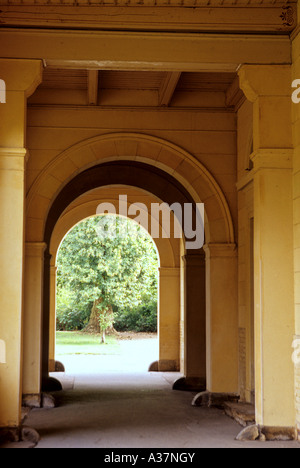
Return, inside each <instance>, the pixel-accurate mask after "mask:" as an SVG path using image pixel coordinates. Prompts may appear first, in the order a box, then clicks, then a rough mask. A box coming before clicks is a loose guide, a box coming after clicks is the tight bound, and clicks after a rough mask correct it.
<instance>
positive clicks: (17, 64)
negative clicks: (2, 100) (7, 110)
mask: <svg viewBox="0 0 300 468" xmlns="http://www.w3.org/2000/svg"><path fill="white" fill-rule="evenodd" d="M42 74H43V63H42V61H41V60H22V59H0V78H1V79H2V80H4V82H5V85H6V91H7V92H8V91H23V92H24V93H25V96H26V97H27V98H28V97H29V96H31V95H32V94H33V93H34V91H35V90H36V88H37V87H38V85H39V84H40V83H41V82H42Z"/></svg>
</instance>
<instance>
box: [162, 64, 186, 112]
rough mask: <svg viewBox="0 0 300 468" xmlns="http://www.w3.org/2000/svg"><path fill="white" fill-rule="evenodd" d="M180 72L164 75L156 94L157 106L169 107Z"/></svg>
mask: <svg viewBox="0 0 300 468" xmlns="http://www.w3.org/2000/svg"><path fill="white" fill-rule="evenodd" d="M180 76H181V72H169V73H166V77H165V79H164V80H163V82H162V84H161V87H160V89H159V92H158V104H159V106H165V107H167V106H169V105H170V103H171V100H172V97H173V94H174V92H175V89H176V87H177V84H178V81H179V79H180Z"/></svg>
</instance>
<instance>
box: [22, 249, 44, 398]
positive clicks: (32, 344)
mask: <svg viewBox="0 0 300 468" xmlns="http://www.w3.org/2000/svg"><path fill="white" fill-rule="evenodd" d="M45 248H46V244H44V243H43V242H27V243H26V249H25V275H24V321H23V328H24V333H23V350H24V351H23V398H24V401H26V404H29V402H32V403H33V402H35V404H38V402H39V400H40V394H41V379H42V376H41V370H42V365H41V357H42V348H41V345H42V295H43V271H44V251H45Z"/></svg>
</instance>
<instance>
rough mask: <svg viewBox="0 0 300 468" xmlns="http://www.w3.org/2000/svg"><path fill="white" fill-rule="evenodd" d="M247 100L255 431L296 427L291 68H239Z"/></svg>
mask: <svg viewBox="0 0 300 468" xmlns="http://www.w3.org/2000/svg"><path fill="white" fill-rule="evenodd" d="M239 75H240V85H241V88H242V89H243V91H244V93H245V95H246V97H247V98H248V99H249V100H250V101H251V102H253V108H254V116H253V129H254V130H253V148H254V151H253V154H252V156H251V159H252V161H253V169H252V176H253V189H254V307H255V311H254V315H255V317H254V321H255V410H256V422H257V424H259V425H261V426H268V427H281V428H291V427H294V426H295V399H294V368H293V362H292V357H291V353H292V343H293V338H294V331H295V321H294V278H293V191H292V157H293V148H292V147H293V143H292V125H291V105H292V101H291V92H292V89H291V83H292V75H291V67H290V66H288V65H287V66H248V65H246V66H243V67H242V68H241V70H240V72H239Z"/></svg>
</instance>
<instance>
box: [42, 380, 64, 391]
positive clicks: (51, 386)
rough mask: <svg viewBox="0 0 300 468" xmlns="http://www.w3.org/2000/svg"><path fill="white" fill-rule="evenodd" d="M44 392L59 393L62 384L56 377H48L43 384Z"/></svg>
mask: <svg viewBox="0 0 300 468" xmlns="http://www.w3.org/2000/svg"><path fill="white" fill-rule="evenodd" d="M42 389H43V392H59V391H60V390H62V385H61V383H60V382H59V381H58V380H57V379H55V378H54V377H46V378H44V379H43V382H42Z"/></svg>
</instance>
